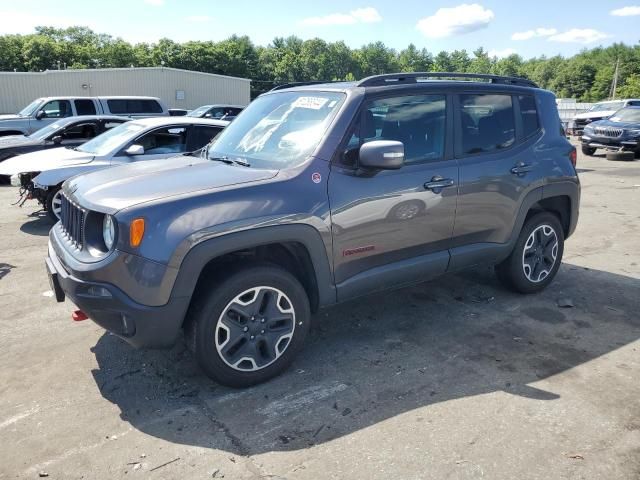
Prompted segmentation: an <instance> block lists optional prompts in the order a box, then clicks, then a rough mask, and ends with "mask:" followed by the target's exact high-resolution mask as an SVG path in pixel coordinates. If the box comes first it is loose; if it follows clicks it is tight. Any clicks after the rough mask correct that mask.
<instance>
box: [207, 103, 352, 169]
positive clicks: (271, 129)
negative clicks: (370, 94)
mask: <svg viewBox="0 0 640 480" xmlns="http://www.w3.org/2000/svg"><path fill="white" fill-rule="evenodd" d="M344 99H345V95H344V94H343V93H333V92H285V91H283V92H278V93H274V94H269V95H265V96H262V97H258V98H257V99H256V100H255V101H253V102H252V103H251V104H250V105H249V106H248V107H247V108H246V110H245V111H244V112H243V114H242V115H240V116H239V117H238V118H237V119H236V120H234V121H233V122H232V123H231V124H230V125H229V126H228V127H227V128H225V129H224V130H223V131H222V133H221V134H220V135H219V136H218V137H217V138H216V139H215V141H214V142H213V144H212V145H211V147H210V148H209V154H208V156H209V158H210V159H214V158H228V159H229V160H241V161H243V162H247V163H248V164H249V165H250V166H252V167H257V168H266V169H283V168H291V167H294V166H296V165H299V164H300V163H302V162H304V161H305V160H306V159H307V157H308V156H309V155H310V154H311V153H313V151H314V150H315V148H316V147H317V146H318V144H319V143H320V140H321V139H322V136H323V135H324V133H325V131H326V130H327V128H328V126H329V124H330V123H331V121H332V120H333V118H334V117H335V115H336V113H337V112H338V109H339V108H340V106H341V105H342V102H343V101H344Z"/></svg>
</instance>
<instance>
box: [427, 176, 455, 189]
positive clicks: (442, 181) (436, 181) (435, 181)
mask: <svg viewBox="0 0 640 480" xmlns="http://www.w3.org/2000/svg"><path fill="white" fill-rule="evenodd" d="M453 184H454V181H453V179H452V178H442V177H441V176H439V175H436V176H435V177H433V178H432V179H431V181H430V182H427V183H425V184H424V188H425V190H431V191H432V192H433V193H440V192H441V191H442V189H443V188H447V187H452V186H453Z"/></svg>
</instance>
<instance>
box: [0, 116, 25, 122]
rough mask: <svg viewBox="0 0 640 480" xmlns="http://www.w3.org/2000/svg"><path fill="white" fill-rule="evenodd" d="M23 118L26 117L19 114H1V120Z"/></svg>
mask: <svg viewBox="0 0 640 480" xmlns="http://www.w3.org/2000/svg"><path fill="white" fill-rule="evenodd" d="M21 118H25V117H21V116H19V115H0V122H1V121H2V120H20V119H21Z"/></svg>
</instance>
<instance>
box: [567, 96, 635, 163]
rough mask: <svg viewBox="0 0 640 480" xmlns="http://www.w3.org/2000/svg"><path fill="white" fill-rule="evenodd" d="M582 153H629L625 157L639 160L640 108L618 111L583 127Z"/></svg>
mask: <svg viewBox="0 0 640 480" xmlns="http://www.w3.org/2000/svg"><path fill="white" fill-rule="evenodd" d="M580 141H581V142H582V153H584V154H585V155H593V154H594V153H596V150H597V149H598V148H604V149H606V150H607V151H614V152H616V153H620V154H622V153H624V152H631V153H628V154H627V157H631V160H633V157H634V156H635V157H636V158H640V106H638V107H627V108H623V109H622V110H618V111H617V112H616V113H614V114H613V115H612V116H611V117H609V118H608V119H606V120H599V121H597V122H593V123H590V124H589V125H587V126H586V127H584V132H583V134H582V138H581V139H580Z"/></svg>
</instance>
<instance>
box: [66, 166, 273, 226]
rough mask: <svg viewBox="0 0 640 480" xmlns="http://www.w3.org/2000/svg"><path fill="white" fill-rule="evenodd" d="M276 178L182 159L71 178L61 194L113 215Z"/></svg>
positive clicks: (236, 168)
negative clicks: (132, 207) (180, 197)
mask: <svg viewBox="0 0 640 480" xmlns="http://www.w3.org/2000/svg"><path fill="white" fill-rule="evenodd" d="M277 174H278V171H277V170H258V169H253V168H248V167H241V166H235V165H226V164H224V163H221V162H213V161H210V160H203V159H199V158H193V157H184V156H182V157H174V158H170V159H165V160H150V161H141V162H135V163H131V164H129V165H123V166H119V167H115V168H107V169H104V170H100V171H98V172H93V173H89V174H87V175H82V176H79V177H75V178H72V179H70V180H69V181H67V182H65V184H64V191H65V193H67V194H69V195H71V196H73V198H74V199H75V200H76V201H77V202H78V203H79V204H80V205H82V206H83V207H86V208H89V209H92V210H98V211H101V212H105V213H115V212H117V211H119V210H122V209H124V208H127V207H130V206H133V205H137V204H140V203H145V202H150V201H154V200H159V199H162V198H167V197H174V196H177V195H184V194H189V193H192V192H198V191H211V190H216V189H221V188H224V187H228V186H231V185H240V184H245V183H251V182H257V181H261V180H268V179H270V178H273V177H275V176H276V175H277Z"/></svg>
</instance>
